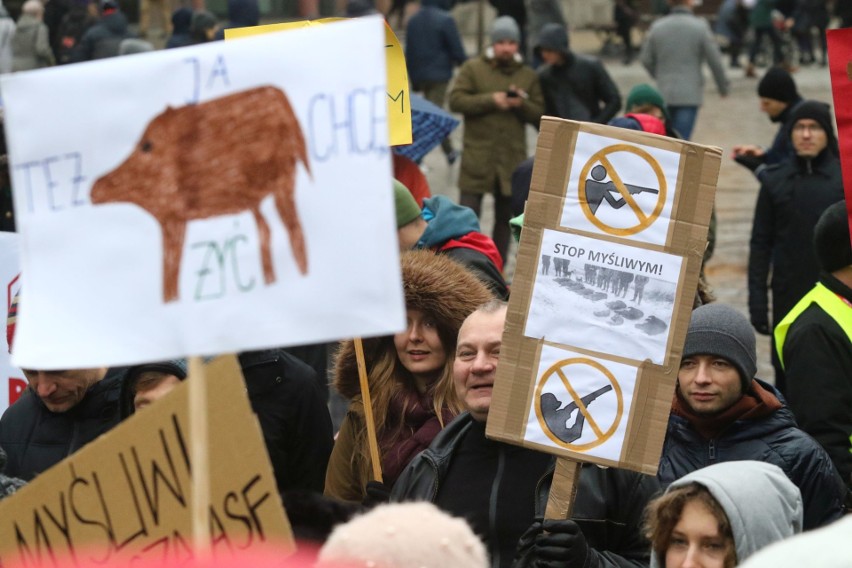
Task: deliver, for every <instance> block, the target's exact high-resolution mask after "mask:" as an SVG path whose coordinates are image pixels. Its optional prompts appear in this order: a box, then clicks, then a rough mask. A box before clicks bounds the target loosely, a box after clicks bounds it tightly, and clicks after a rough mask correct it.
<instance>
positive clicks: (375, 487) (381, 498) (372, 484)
mask: <svg viewBox="0 0 852 568" xmlns="http://www.w3.org/2000/svg"><path fill="white" fill-rule="evenodd" d="M365 491H366V492H367V496H366V497H364V500H363V501H361V504H362V505H364V506H365V507H367V508H368V509H372V508H373V507H375V506H376V505H381V504H383V503H387V502H388V501H390V495H391V490H390V487H388V486H387V485H385V484H384V483H382V482H381V481H368V482H367V487H366V488H365Z"/></svg>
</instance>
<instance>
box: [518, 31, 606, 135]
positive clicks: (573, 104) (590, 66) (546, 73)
mask: <svg viewBox="0 0 852 568" xmlns="http://www.w3.org/2000/svg"><path fill="white" fill-rule="evenodd" d="M535 51H536V53H537V54H538V56H539V57H540V58H541V60H542V61H544V62H545V63H546V65H544V66H543V67H541V68H539V70H538V76H539V79H540V80H541V90H542V91H543V92H544V112H545V114H548V115H550V116H558V117H559V118H566V119H569V120H582V121H586V122H597V123H599V124H606V123H607V122H609V120H610V119H612V117H614V116H615V114H616V113H617V112H618V111H619V109H620V108H621V95H620V94H619V92H618V87H616V86H615V83H614V82H613V80H612V77H610V76H609V73H607V71H606V69H604V66H603V65H602V64H601V62H600V61H599V60H598V59H595V58H593V57H587V56H585V55H579V54H576V53H574V52H572V51H571V50H570V49H569V48H568V31H567V30H566V29H565V26H563V25H562V24H555V23H553V24H546V25H544V26H543V27H542V28H541V31H539V34H538V43H537V44H536V46H535Z"/></svg>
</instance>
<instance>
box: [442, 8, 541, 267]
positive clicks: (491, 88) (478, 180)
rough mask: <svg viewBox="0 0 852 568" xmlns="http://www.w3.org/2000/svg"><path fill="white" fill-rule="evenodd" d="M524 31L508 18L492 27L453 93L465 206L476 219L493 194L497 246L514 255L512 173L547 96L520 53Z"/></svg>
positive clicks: (464, 67) (463, 69)
mask: <svg viewBox="0 0 852 568" xmlns="http://www.w3.org/2000/svg"><path fill="white" fill-rule="evenodd" d="M520 40H521V31H520V29H519V28H518V24H517V23H516V22H515V20H513V19H512V18H511V17H509V16H502V17H500V18H497V19H496V20H495V21H494V24H493V25H492V27H491V44H492V45H491V47H489V48H488V49H487V50H486V51H485V53H484V54H483V55H482V56H480V57H476V58H473V59H468V60H467V61H466V62H465V63H464V65H462V66H461V69H460V70H459V74H458V76H457V77H456V82H455V84H454V85H453V88H452V90H451V91H450V110H452V111H453V112H458V113H461V114H463V115H464V152H463V153H462V162H461V171H460V173H459V182H458V185H459V189H460V190H461V200H460V202H461V204H462V205H464V206H465V207H470V208H471V209H473V210H474V211H475V212H476V214H477V216H479V215H480V209H481V208H482V196H483V195H484V194H486V193H493V194H494V211H495V219H494V233H493V237H494V244H496V245H497V250H499V251H500V256H502V258H503V262H505V261H506V257H507V254H508V252H509V240H510V239H511V230H510V229H509V219H511V217H512V198H511V187H512V183H511V182H512V172H513V171H514V169H515V168H516V167H517V166H518V164H520V163H521V162H522V161H523V160H524V159H526V157H527V140H526V124H533V125H536V126H537V125H538V122H539V120H540V119H541V114H542V112H543V111H544V95H542V92H541V86H540V84H539V80H538V75H536V72H535V71H533V69H532V68H531V67H528V66H527V65H524V63H523V60H522V58H521V56H520V54H519V53H518V49H519V42H520Z"/></svg>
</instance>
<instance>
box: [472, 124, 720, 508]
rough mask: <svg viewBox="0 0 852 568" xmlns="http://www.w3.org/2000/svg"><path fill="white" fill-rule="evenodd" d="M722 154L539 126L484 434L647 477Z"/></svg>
mask: <svg viewBox="0 0 852 568" xmlns="http://www.w3.org/2000/svg"><path fill="white" fill-rule="evenodd" d="M720 158H721V150H720V149H719V148H711V147H706V146H701V145H698V144H692V143H689V142H683V141H679V140H674V139H670V138H664V137H661V136H656V135H652V134H646V133H644V132H641V133H640V132H634V131H630V130H624V129H620V128H614V127H609V126H602V125H596V124H591V123H579V122H572V121H566V120H560V119H556V118H550V117H545V118H544V119H543V120H542V123H541V134H540V136H539V140H538V146H537V148H536V154H535V165H534V169H533V177H532V185H531V188H530V197H529V200H528V201H527V206H526V210H525V216H524V228H523V232H522V234H521V242H520V246H519V251H518V261H517V268H516V271H515V279H514V282H513V285H512V297H511V299H510V302H509V311H508V314H507V320H506V329H505V332H504V335H503V345H502V348H501V360H500V366H499V367H498V371H497V379H496V382H495V386H494V394H493V398H492V402H491V409H490V412H489V414H488V427H487V435H488V436H489V437H490V438H495V439H498V440H502V441H506V442H510V443H514V444H520V445H523V446H527V447H530V448H535V449H539V450H542V451H546V452H550V453H554V454H556V455H558V456H562V457H565V458H570V459H571V460H577V461H586V462H593V463H597V464H601V465H607V466H616V467H624V468H628V469H633V470H636V471H640V472H644V473H649V474H653V473H656V471H657V464H658V462H659V457H660V451H661V449H662V443H663V439H664V436H665V425H666V422H667V418H668V415H669V409H670V407H671V399H672V393H673V392H674V386H675V381H676V378H677V369H678V364H679V360H680V355H681V350H682V346H683V341H684V339H685V336H686V330H687V327H688V325H689V319H690V315H691V309H692V303H693V299H694V295H695V290H696V286H697V282H698V274H699V269H700V267H701V260H702V256H703V253H704V248H705V246H706V242H707V229H708V226H709V222H710V213H711V210H712V207H713V196H714V193H715V186H716V179H717V177H718V173H719V166H720ZM565 471H566V473H565V474H564V476H565V477H566V478H567V477H570V476H574V475H575V474H574V473H573V470H570V471H571V473H569V470H567V469H566V470H565ZM566 503H570V496H569V497H568V498H566V499H564V500H561V501H560V503H559V508H561V509H562V510H563V511H564V510H565V508H564V506H563V505H565V504H566Z"/></svg>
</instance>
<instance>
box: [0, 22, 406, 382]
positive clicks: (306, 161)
mask: <svg viewBox="0 0 852 568" xmlns="http://www.w3.org/2000/svg"><path fill="white" fill-rule="evenodd" d="M332 44H341V45H346V46H348V48H349V50H351V53H357V54H358V57H357V62H358V64H357V65H354V64H353V60H351V59H349V58H347V57H346V55H345V53H348V52H349V51H347V52H344V53H342V52H341V51H340V50H339V49H334V50H330V49H328V48H327V46H329V45H332ZM384 45H385V44H384V22H383V21H382V20H381V19H380V18H361V19H358V20H352V21H346V22H340V23H337V24H335V25H333V26H314V27H311V28H308V29H301V30H294V31H292V32H289V33H284V34H266V35H261V36H257V37H251V38H246V39H243V40H241V41H231V42H213V43H209V44H204V45H200V46H193V47H188V48H184V49H180V50H165V51H158V52H152V53H146V54H142V55H137V56H133V57H123V58H114V59H108V60H103V61H98V62H92V63H89V64H83V65H75V66H73V69H72V68H71V67H57V68H51V69H47V70H42V71H38V72H32V73H16V74H13V75H5V76H3V77H2V91H3V97H4V99H5V102H6V122H7V132H8V133H9V148H10V150H9V155H10V157H11V166H10V170H11V172H12V178H13V185H14V197H15V208H16V219H17V220H18V223H19V226H20V228H21V236H22V242H21V256H22V268H23V274H24V275H25V280H26V291H25V293H24V297H23V298H22V304H21V309H20V318H19V323H18V330H17V336H16V342H15V346H14V353H13V359H14V361H15V362H16V364H18V365H20V366H22V367H34V368H39V369H51V368H53V369H56V368H61V369H62V368H80V367H98V366H104V365H124V364H131V363H137V362H144V361H152V360H163V359H172V358H175V357H183V356H187V355H204V354H211V353H223V352H233V351H244V350H251V349H259V348H265V347H272V346H284V345H293V344H304V343H316V342H325V341H331V340H335V339H339V338H341V337H353V336H371V335H383V334H387V333H394V332H396V331H398V330H399V329H402V328H403V327H404V322H405V311H404V302H403V297H402V285H401V281H400V272H399V252H398V247H397V237H396V220H395V214H394V209H393V197H392V184H391V178H390V172H391V164H390V151H389V149H388V144H387V125H386V120H387V117H386V113H385V108H386V107H385V104H384V97H385V92H386V89H385V70H384V62H385V55H384V50H385V48H384ZM283 53H301V54H306V55H305V56H304V57H282V56H281V54H283ZM308 54H309V55H310V56H308ZM57 92H62V93H63V96H62V97H60V98H59V99H58V100H57V98H56V93H57ZM93 92H97V93H98V96H97V97H93V96H92V93H93Z"/></svg>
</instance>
